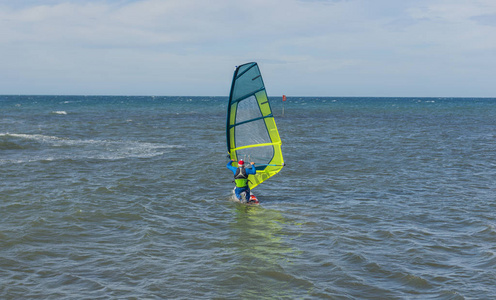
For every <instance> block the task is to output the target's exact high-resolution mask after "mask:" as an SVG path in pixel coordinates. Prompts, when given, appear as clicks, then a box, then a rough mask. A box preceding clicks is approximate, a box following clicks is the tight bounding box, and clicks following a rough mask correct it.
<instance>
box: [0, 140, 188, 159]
mask: <svg viewBox="0 0 496 300" xmlns="http://www.w3.org/2000/svg"><path fill="white" fill-rule="evenodd" d="M2 136H5V137H14V138H20V139H26V140H33V141H35V142H38V143H42V144H44V145H46V146H45V147H43V149H42V153H41V152H40V153H39V155H36V154H37V153H32V152H31V153H29V154H28V153H26V154H25V155H24V154H23V153H22V152H19V153H16V155H15V157H13V159H7V158H5V157H3V159H2V161H0V162H1V163H7V162H10V163H22V162H30V161H42V160H45V161H53V160H63V159H76V160H78V159H102V160H118V159H125V158H131V157H134V158H151V157H155V156H160V155H163V154H165V153H166V152H168V151H170V149H173V148H184V146H182V145H168V144H164V143H149V142H140V141H123V140H94V139H70V138H62V137H56V136H49V135H42V134H19V133H0V137H2ZM60 148H63V149H64V150H61V149H60ZM69 152H70V153H69Z"/></svg>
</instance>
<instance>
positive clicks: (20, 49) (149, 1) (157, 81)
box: [0, 0, 496, 97]
mask: <svg viewBox="0 0 496 300" xmlns="http://www.w3.org/2000/svg"><path fill="white" fill-rule="evenodd" d="M251 61H255V62H258V64H259V66H260V70H261V72H262V76H263V78H264V82H265V86H266V90H267V93H268V95H269V96H279V95H282V94H285V95H287V96H289V97H291V96H310V97H312V96H330V97H331V96H336V97H356V96H365V97H366V96H372V97H496V76H495V70H496V1H494V0H374V1H372V0H242V1H240V0H215V1H214V0H211V1H205V0H142V1H136V0H135V1H131V0H127V1H125V0H84V1H83V0H72V1H69V0H65V1H63V0H45V1H35V0H23V1H12V0H0V94H3V95H6V94H8V95H12V94H14V95H17V94H21V95H34V94H36V95H156V96H227V95H228V94H229V89H230V85H231V80H232V75H233V71H234V68H235V66H236V65H240V64H243V63H246V62H251Z"/></svg>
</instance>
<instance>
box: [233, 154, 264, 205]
mask: <svg viewBox="0 0 496 300" xmlns="http://www.w3.org/2000/svg"><path fill="white" fill-rule="evenodd" d="M233 162H235V160H231V161H230V162H228V163H227V168H228V169H229V170H231V171H232V172H233V173H234V183H235V185H236V188H235V189H234V193H235V194H236V198H238V199H239V200H240V201H241V200H242V196H241V193H245V199H246V202H249V201H250V187H249V186H248V175H250V174H251V175H255V173H256V172H257V170H255V167H254V164H255V163H254V162H251V163H250V167H249V168H245V162H244V161H243V160H242V159H241V160H240V161H238V167H237V168H236V167H234V166H233V165H232V163H233Z"/></svg>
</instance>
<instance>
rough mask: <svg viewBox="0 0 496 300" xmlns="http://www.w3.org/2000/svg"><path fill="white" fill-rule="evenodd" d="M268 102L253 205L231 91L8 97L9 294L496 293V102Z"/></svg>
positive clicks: (4, 209) (5, 287) (4, 225)
mask: <svg viewBox="0 0 496 300" xmlns="http://www.w3.org/2000/svg"><path fill="white" fill-rule="evenodd" d="M271 101H272V107H273V111H274V115H275V118H276V122H277V125H278V128H279V131H280V135H281V138H282V141H283V153H284V157H285V161H286V164H287V165H286V167H284V168H283V169H282V171H281V172H280V173H279V174H278V175H276V176H274V177H272V178H271V179H269V180H268V181H266V182H265V183H263V184H262V185H260V186H259V187H257V188H256V189H254V190H253V192H254V193H255V194H256V195H257V197H258V198H259V200H260V202H261V205H260V206H259V207H246V206H243V205H241V204H238V203H234V202H233V201H231V197H232V173H231V172H230V171H229V170H227V168H226V167H225V165H226V163H227V161H228V159H227V157H226V155H227V146H226V140H225V117H226V109H227V107H226V105H227V103H226V102H227V98H225V97H109V96H91V97H89V96H88V97H85V96H0V224H1V226H0V278H1V279H0V298H2V299H32V298H44V299H73V298H82V299H109V298H110V299H492V298H496V213H495V211H496V117H495V116H496V99H462V98H454V99H451V98H334V97H329V98H312V97H302V98H298V97H288V100H287V101H286V102H284V103H283V102H282V101H281V99H280V98H271ZM283 106H284V107H283ZM283 108H284V115H283Z"/></svg>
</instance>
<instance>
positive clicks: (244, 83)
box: [226, 63, 284, 188]
mask: <svg viewBox="0 0 496 300" xmlns="http://www.w3.org/2000/svg"><path fill="white" fill-rule="evenodd" d="M226 138H227V147H228V152H229V154H230V157H231V159H234V160H239V159H243V160H245V161H246V162H255V168H256V170H257V174H255V175H250V176H249V178H248V179H249V180H250V181H249V183H248V184H249V186H250V188H254V187H256V186H257V185H259V184H260V183H262V182H263V181H265V180H266V179H268V178H270V177H271V176H273V175H275V174H277V172H279V171H280V170H281V169H282V167H283V165H284V159H283V156H282V151H281V138H280V136H279V132H278V131H277V126H276V123H275V120H274V116H273V114H272V109H271V107H270V103H269V99H268V97H267V93H266V91H265V86H264V83H263V80H262V75H261V74H260V70H259V68H258V65H257V64H256V63H248V64H244V65H241V66H239V67H237V68H236V70H235V72H234V77H233V82H232V85H231V93H230V95H229V105H228V109H227V125H226Z"/></svg>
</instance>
